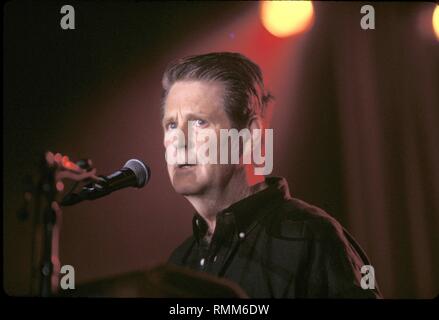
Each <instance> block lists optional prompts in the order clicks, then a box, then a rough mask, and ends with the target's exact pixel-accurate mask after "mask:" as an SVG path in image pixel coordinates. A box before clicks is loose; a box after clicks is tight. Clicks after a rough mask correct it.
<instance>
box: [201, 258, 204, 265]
mask: <svg viewBox="0 0 439 320" xmlns="http://www.w3.org/2000/svg"><path fill="white" fill-rule="evenodd" d="M200 266H204V258H203V259H201V260H200Z"/></svg>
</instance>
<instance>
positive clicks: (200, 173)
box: [163, 81, 236, 195]
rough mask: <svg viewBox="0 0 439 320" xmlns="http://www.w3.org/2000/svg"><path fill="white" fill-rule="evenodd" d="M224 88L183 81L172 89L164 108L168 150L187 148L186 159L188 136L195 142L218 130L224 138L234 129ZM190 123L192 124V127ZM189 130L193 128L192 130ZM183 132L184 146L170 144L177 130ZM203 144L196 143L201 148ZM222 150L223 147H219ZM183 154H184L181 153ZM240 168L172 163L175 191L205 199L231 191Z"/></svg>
mask: <svg viewBox="0 0 439 320" xmlns="http://www.w3.org/2000/svg"><path fill="white" fill-rule="evenodd" d="M223 104H224V87H223V85H222V84H221V83H219V82H206V81H179V82H176V83H175V84H173V85H172V87H171V89H170V90H169V92H168V95H167V97H166V100H165V104H164V116H163V129H164V132H165V138H164V146H165V148H167V150H171V152H172V151H174V152H175V151H177V150H178V149H179V148H184V149H185V153H186V159H188V158H187V154H188V150H189V149H190V148H191V146H190V145H188V139H190V138H191V137H189V136H188V134H189V132H191V136H192V138H193V139H194V140H196V138H195V137H193V136H196V135H198V134H200V133H201V134H202V133H203V131H204V133H205V132H207V131H208V130H214V131H215V133H216V136H217V137H219V136H220V129H230V128H231V122H230V120H229V118H228V116H227V114H226V112H225V111H224V105H223ZM189 121H190V123H189ZM189 126H192V127H191V128H189ZM178 129H180V130H181V131H182V132H183V133H184V136H185V142H184V143H176V140H174V141H172V139H171V141H170V139H169V136H170V135H172V133H173V132H172V131H173V130H178ZM202 143H203V141H194V144H193V145H192V147H193V148H198V147H199V146H200V144H202ZM218 146H219V143H218ZM180 151H181V150H180ZM235 169H236V165H230V164H195V165H189V166H182V165H178V164H169V163H168V173H169V177H170V179H171V183H172V185H173V187H174V189H175V191H176V192H177V193H179V194H182V195H202V194H207V193H209V192H211V191H221V190H224V188H226V187H227V183H228V181H229V180H230V177H231V176H232V174H233V172H234V170H235Z"/></svg>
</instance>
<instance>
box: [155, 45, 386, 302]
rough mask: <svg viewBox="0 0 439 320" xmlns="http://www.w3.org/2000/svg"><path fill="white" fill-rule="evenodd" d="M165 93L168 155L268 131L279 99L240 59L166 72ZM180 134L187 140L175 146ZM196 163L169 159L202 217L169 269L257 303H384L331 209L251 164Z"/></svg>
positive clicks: (213, 56)
mask: <svg viewBox="0 0 439 320" xmlns="http://www.w3.org/2000/svg"><path fill="white" fill-rule="evenodd" d="M163 89H164V92H163V129H164V132H165V139H164V145H165V147H166V149H167V150H166V151H167V154H168V153H169V154H176V153H178V152H179V151H183V152H184V153H185V154H189V153H190V152H191V151H192V149H197V147H200V144H201V143H203V142H204V141H201V142H200V141H199V140H196V139H195V142H192V143H189V142H188V141H189V140H190V138H191V135H195V136H196V135H197V134H200V133H202V132H204V131H206V130H210V131H211V132H212V131H213V132H214V133H217V136H219V135H220V130H222V129H223V130H224V129H232V128H236V129H238V130H243V129H247V130H249V131H251V132H255V131H256V130H262V129H265V128H266V126H267V123H266V118H267V109H268V106H269V103H270V101H271V99H272V96H271V95H270V94H269V93H268V92H267V91H266V89H265V88H264V83H263V78H262V74H261V71H260V69H259V67H258V66H257V65H256V64H254V63H253V62H251V61H250V60H249V59H247V58H246V57H244V56H243V55H241V54H238V53H229V52H220V53H210V54H204V55H197V56H190V57H186V58H184V59H180V60H178V61H176V62H174V63H172V64H170V65H169V66H168V68H167V69H166V71H165V73H164V76H163ZM176 131H179V132H183V133H184V135H185V138H186V139H170V138H169V136H170V135H171V134H172V133H174V132H176ZM242 145H243V144H241V146H242ZM229 151H230V150H229ZM268 152H272V150H269V151H268ZM240 155H241V156H243V151H240ZM188 158H189V157H187V158H185V160H184V161H185V162H183V163H181V162H180V163H170V162H169V161H168V172H169V176H170V179H171V183H172V185H173V187H174V189H175V191H176V192H177V193H179V194H181V195H183V196H184V197H185V198H186V199H187V200H188V201H189V202H190V203H191V204H192V206H193V207H194V208H195V211H196V212H195V213H194V216H193V220H192V226H193V234H192V235H191V236H190V237H189V238H188V239H187V240H186V241H184V242H183V243H182V244H181V245H180V246H179V247H178V248H177V249H175V250H174V252H173V253H172V255H171V257H170V258H169V263H171V264H175V265H177V266H184V267H189V268H191V269H194V270H198V271H201V272H207V273H209V274H213V275H216V276H219V277H224V278H227V279H229V280H232V281H234V282H235V283H237V284H238V285H239V286H241V287H242V288H243V289H244V291H245V292H246V293H247V294H248V295H249V296H250V297H253V298H296V297H299V298H338V297H340V298H360V297H361V298H362V297H370V298H375V297H379V292H378V290H377V289H376V284H375V287H374V286H373V285H372V287H370V286H369V287H368V288H366V289H363V288H362V287H361V285H360V283H361V282H360V281H361V277H362V274H361V268H362V266H364V265H370V263H369V262H368V260H367V257H366V256H365V254H364V253H363V251H362V250H361V248H360V247H359V246H358V244H357V243H356V242H355V241H354V240H353V239H352V237H351V236H350V235H349V234H348V233H347V232H346V231H345V230H344V229H343V228H342V227H341V226H340V224H339V223H338V222H337V221H336V220H335V219H334V218H332V217H331V216H329V215H328V214H327V213H326V212H324V211H323V210H322V209H319V208H317V207H314V206H312V205H309V204H307V203H305V202H303V201H301V200H298V199H294V198H292V197H291V196H290V194H289V191H288V185H287V182H286V180H285V179H283V178H278V177H264V176H262V175H257V174H255V170H253V169H254V166H255V164H252V163H250V164H244V163H237V164H236V163H226V164H223V163H203V164H200V163H195V164H194V163H189V162H188V161H187V159H188ZM372 280H373V279H372Z"/></svg>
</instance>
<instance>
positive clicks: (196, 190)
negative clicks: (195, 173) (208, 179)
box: [173, 183, 203, 196]
mask: <svg viewBox="0 0 439 320" xmlns="http://www.w3.org/2000/svg"><path fill="white" fill-rule="evenodd" d="M173 187H174V190H175V192H177V193H178V194H181V195H183V196H193V195H197V194H201V193H202V190H203V188H202V187H201V186H198V185H195V184H187V183H186V184H180V183H177V184H174V185H173Z"/></svg>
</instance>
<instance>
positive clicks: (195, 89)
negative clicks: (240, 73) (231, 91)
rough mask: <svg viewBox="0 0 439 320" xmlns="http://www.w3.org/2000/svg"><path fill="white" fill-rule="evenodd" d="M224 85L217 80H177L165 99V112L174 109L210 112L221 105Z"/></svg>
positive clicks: (170, 111)
mask: <svg viewBox="0 0 439 320" xmlns="http://www.w3.org/2000/svg"><path fill="white" fill-rule="evenodd" d="M223 95H224V87H223V85H222V84H221V83H219V82H207V81H178V82H176V83H175V84H173V85H172V87H171V89H170V90H169V92H168V95H167V97H166V100H165V105H164V108H165V114H166V113H172V112H175V111H178V110H180V111H182V110H188V111H189V110H190V111H191V112H200V113H210V112H212V111H216V109H218V108H219V107H220V108H221V109H222V106H223V101H224V99H223Z"/></svg>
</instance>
